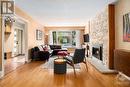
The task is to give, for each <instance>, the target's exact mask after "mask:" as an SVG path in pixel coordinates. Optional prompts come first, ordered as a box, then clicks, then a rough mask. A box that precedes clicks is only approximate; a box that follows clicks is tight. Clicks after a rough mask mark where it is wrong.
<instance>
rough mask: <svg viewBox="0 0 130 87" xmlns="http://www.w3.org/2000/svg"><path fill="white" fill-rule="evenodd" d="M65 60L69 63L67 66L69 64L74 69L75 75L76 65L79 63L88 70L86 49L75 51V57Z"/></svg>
mask: <svg viewBox="0 0 130 87" xmlns="http://www.w3.org/2000/svg"><path fill="white" fill-rule="evenodd" d="M65 59H66V61H67V64H69V65H71V66H72V67H73V69H74V73H75V67H74V64H77V63H84V64H86V68H87V70H88V67H87V62H86V58H85V49H75V52H74V55H73V56H68V57H65Z"/></svg>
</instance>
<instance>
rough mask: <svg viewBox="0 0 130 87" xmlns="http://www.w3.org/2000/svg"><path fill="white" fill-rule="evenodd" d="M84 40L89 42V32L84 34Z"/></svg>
mask: <svg viewBox="0 0 130 87" xmlns="http://www.w3.org/2000/svg"><path fill="white" fill-rule="evenodd" d="M83 37H84V42H89V34H84V36H83Z"/></svg>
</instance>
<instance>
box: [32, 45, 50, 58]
mask: <svg viewBox="0 0 130 87" xmlns="http://www.w3.org/2000/svg"><path fill="white" fill-rule="evenodd" d="M41 47H42V48H43V46H42V45H41ZM43 49H44V48H43ZM49 56H50V53H49V51H47V50H43V51H40V49H39V48H38V46H36V47H34V48H32V49H31V58H32V60H48V59H49Z"/></svg>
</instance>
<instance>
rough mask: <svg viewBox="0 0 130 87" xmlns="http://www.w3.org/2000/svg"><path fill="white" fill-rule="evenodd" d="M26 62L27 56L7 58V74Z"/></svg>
mask: <svg viewBox="0 0 130 87" xmlns="http://www.w3.org/2000/svg"><path fill="white" fill-rule="evenodd" d="M24 64H25V56H17V57H14V58H9V59H6V60H5V74H8V73H10V72H11V71H13V70H15V69H16V68H18V67H19V66H22V65H24Z"/></svg>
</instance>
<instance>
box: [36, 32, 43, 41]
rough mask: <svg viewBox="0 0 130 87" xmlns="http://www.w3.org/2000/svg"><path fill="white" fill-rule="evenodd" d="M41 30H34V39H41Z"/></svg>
mask: <svg viewBox="0 0 130 87" xmlns="http://www.w3.org/2000/svg"><path fill="white" fill-rule="evenodd" d="M42 37H43V32H42V31H41V30H36V40H42Z"/></svg>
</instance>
